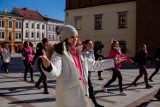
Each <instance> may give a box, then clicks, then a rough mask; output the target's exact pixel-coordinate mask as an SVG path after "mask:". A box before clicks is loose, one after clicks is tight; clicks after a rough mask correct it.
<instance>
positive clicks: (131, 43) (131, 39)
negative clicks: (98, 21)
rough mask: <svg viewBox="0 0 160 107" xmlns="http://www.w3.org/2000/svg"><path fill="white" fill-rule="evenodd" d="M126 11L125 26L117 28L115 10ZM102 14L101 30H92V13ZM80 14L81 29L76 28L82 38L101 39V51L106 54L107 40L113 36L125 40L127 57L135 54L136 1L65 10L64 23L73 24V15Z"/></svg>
mask: <svg viewBox="0 0 160 107" xmlns="http://www.w3.org/2000/svg"><path fill="white" fill-rule="evenodd" d="M122 11H127V28H125V29H119V28H118V14H117V12H122ZM96 14H102V23H103V24H102V30H94V15H96ZM78 16H80V17H81V18H82V21H81V29H80V30H78V32H79V37H80V38H81V39H82V40H85V39H91V40H93V41H96V40H99V41H102V42H103V43H104V45H105V48H104V49H103V52H105V54H107V55H108V52H109V49H110V46H109V45H110V44H109V41H110V40H111V39H112V38H114V39H116V40H118V41H121V40H122V41H126V48H127V53H126V55H127V56H129V57H132V56H134V54H135V37H136V2H135V1H133V2H126V3H117V4H108V5H101V6H94V7H88V8H79V9H71V10H66V11H65V23H66V24H71V25H73V26H75V17H78Z"/></svg>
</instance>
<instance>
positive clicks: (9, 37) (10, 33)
mask: <svg viewBox="0 0 160 107" xmlns="http://www.w3.org/2000/svg"><path fill="white" fill-rule="evenodd" d="M8 40H9V41H11V40H12V32H8Z"/></svg>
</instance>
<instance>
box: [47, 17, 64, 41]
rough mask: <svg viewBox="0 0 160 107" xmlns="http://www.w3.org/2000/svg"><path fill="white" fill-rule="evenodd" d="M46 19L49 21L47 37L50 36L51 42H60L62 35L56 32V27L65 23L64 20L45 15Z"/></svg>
mask: <svg viewBox="0 0 160 107" xmlns="http://www.w3.org/2000/svg"><path fill="white" fill-rule="evenodd" d="M45 20H46V21H47V28H46V33H47V34H46V37H47V38H48V40H49V41H50V43H51V44H54V43H57V42H59V41H60V37H59V35H57V34H56V28H57V27H58V26H61V25H64V22H63V21H60V20H55V19H51V18H47V17H45Z"/></svg>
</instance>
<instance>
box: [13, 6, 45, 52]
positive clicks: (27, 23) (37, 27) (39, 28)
mask: <svg viewBox="0 0 160 107" xmlns="http://www.w3.org/2000/svg"><path fill="white" fill-rule="evenodd" d="M12 13H14V14H18V15H21V16H23V18H24V20H23V42H24V41H29V42H31V43H32V44H33V47H34V49H35V47H36V45H37V43H39V42H41V41H42V38H45V37H46V21H45V20H44V18H43V16H42V15H41V14H40V13H39V12H37V11H34V10H29V9H27V8H22V9H20V8H13V10H12Z"/></svg>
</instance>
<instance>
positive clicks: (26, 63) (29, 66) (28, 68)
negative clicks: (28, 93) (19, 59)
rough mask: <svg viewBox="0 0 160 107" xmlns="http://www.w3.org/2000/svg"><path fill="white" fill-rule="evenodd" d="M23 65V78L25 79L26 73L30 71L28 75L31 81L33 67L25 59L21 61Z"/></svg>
mask: <svg viewBox="0 0 160 107" xmlns="http://www.w3.org/2000/svg"><path fill="white" fill-rule="evenodd" d="M23 63H24V65H25V68H26V70H25V72H24V79H25V80H26V79H27V73H28V71H30V76H31V81H33V68H32V66H31V64H29V63H28V62H27V61H23Z"/></svg>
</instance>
